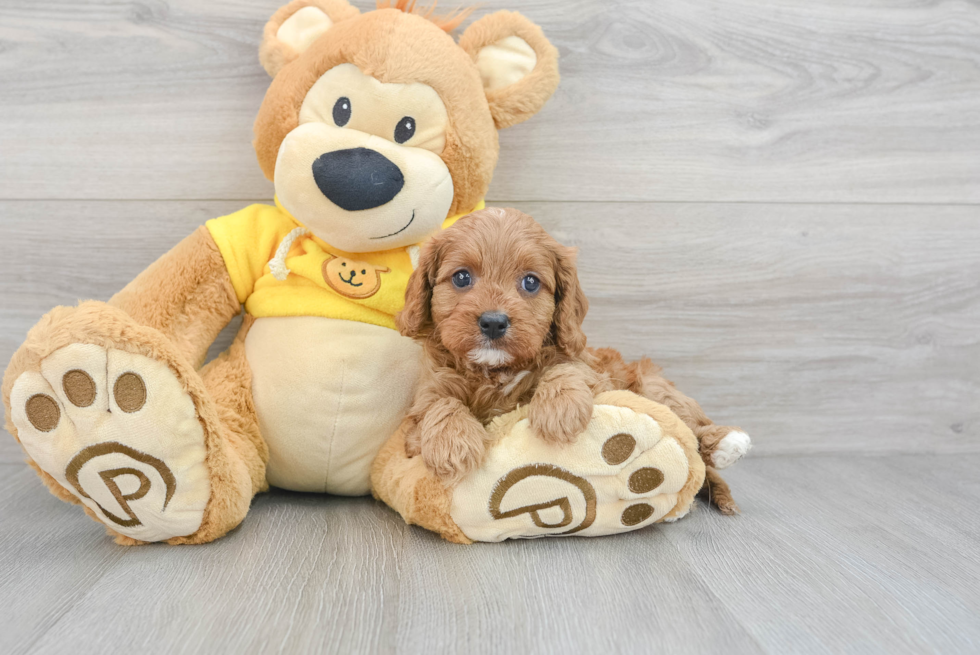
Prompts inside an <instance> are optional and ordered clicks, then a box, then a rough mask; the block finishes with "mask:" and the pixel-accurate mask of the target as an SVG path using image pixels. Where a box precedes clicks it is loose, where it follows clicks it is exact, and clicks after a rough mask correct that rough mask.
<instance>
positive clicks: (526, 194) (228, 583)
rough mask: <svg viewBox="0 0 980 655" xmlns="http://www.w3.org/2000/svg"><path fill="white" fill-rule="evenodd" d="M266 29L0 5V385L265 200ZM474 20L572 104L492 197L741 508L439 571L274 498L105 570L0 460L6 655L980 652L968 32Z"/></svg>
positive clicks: (786, 17) (428, 540)
mask: <svg viewBox="0 0 980 655" xmlns="http://www.w3.org/2000/svg"><path fill="white" fill-rule="evenodd" d="M283 2H285V0H227V1H222V2H200V0H169V1H168V0H140V1H135V0H70V1H69V0H46V1H45V2H34V1H28V0H0V266H2V271H3V275H2V276H0V362H5V361H6V360H7V359H9V357H10V355H11V354H12V353H13V352H14V350H15V349H16V348H17V346H18V345H19V344H20V343H21V342H22V341H23V338H24V335H25V333H26V331H27V330H28V329H29V328H30V326H31V325H33V324H34V323H35V322H36V321H37V320H38V319H39V318H40V316H41V315H42V314H43V313H44V312H46V311H47V310H48V309H50V308H51V307H53V306H55V305H58V304H70V303H74V302H76V301H77V300H78V299H83V298H96V299H106V298H108V297H109V296H110V295H111V294H112V293H113V292H114V291H116V290H118V289H119V288H121V287H122V286H123V285H124V284H125V283H126V282H127V281H129V280H130V279H132V278H133V277H134V276H135V275H136V274H137V273H138V272H139V271H140V270H142V269H143V268H144V267H145V266H146V265H148V264H149V263H150V262H152V261H153V260H154V259H155V258H156V257H158V256H159V255H160V254H161V253H163V252H164V251H165V250H167V249H168V248H170V247H171V246H172V245H174V244H175V243H177V242H178V241H179V240H180V239H181V238H182V237H183V236H185V235H187V234H188V233H190V231H191V230H193V229H194V227H195V226H197V225H200V224H201V223H202V222H204V221H205V220H207V219H209V218H212V217H215V216H218V215H222V214H225V213H229V212H232V211H234V210H236V209H239V208H241V207H242V206H244V205H245V204H248V203H250V202H255V201H262V202H268V201H269V200H270V198H271V195H272V186H271V184H270V183H268V182H267V181H266V180H265V179H264V178H263V177H262V175H261V173H260V171H259V168H258V166H257V164H256V161H255V156H254V153H253V152H252V149H251V145H250V143H251V124H252V120H253V119H254V116H255V113H256V111H257V109H258V106H259V103H260V102H261V99H262V96H263V94H264V92H265V89H266V87H267V86H268V78H267V77H266V76H265V73H264V72H263V71H262V69H261V68H260V66H259V65H258V63H257V56H256V52H257V46H258V40H259V37H260V35H261V30H262V25H263V24H264V21H265V20H266V19H267V18H268V17H269V15H271V14H272V12H273V11H274V10H275V9H276V7H277V6H278V5H279V4H280V3H283ZM355 4H357V5H358V6H360V7H361V8H362V9H364V8H367V7H368V6H369V4H373V3H370V2H367V1H364V0H360V1H358V2H355ZM443 4H448V5H452V4H454V3H451V2H450V3H443ZM497 8H511V9H513V8H517V9H520V10H521V11H522V12H523V13H525V14H526V15H527V16H529V17H530V18H531V19H532V20H534V21H536V22H538V23H540V24H541V25H542V26H543V27H544V29H545V32H546V33H547V34H548V36H549V37H550V38H551V39H552V41H553V42H554V43H555V44H556V46H557V47H558V48H559V51H560V53H561V57H562V59H561V66H562V75H563V79H562V84H561V86H560V88H559V90H558V92H557V94H556V95H555V97H554V98H553V99H552V100H551V101H550V102H549V104H548V105H547V106H546V108H545V109H544V111H542V112H541V114H540V115H539V116H537V117H535V118H534V119H533V120H531V121H529V122H528V123H525V124H523V125H520V126H517V127H514V128H512V129H509V130H507V131H505V132H504V133H502V135H501V149H502V152H501V159H500V164H499V166H498V171H497V174H496V178H495V180H494V183H493V186H492V187H491V191H490V198H489V200H490V202H491V203H493V204H498V205H513V206H516V207H518V208H520V209H523V210H525V211H527V212H529V213H531V214H532V215H534V216H535V217H536V218H538V219H539V220H540V221H541V222H542V223H543V224H544V225H545V227H546V228H548V229H549V231H551V232H552V233H553V234H554V235H555V236H556V237H558V238H559V239H560V240H562V241H563V242H565V243H568V244H570V245H576V246H579V247H580V248H581V254H580V266H581V271H580V272H581V277H582V279H583V285H584V287H585V289H586V291H587V293H588V294H589V296H590V299H591V303H592V310H591V313H590V315H589V318H588V319H587V322H586V328H587V332H588V334H589V337H590V343H592V344H595V345H609V346H615V347H618V348H620V349H621V350H623V351H624V352H625V353H626V354H627V355H629V356H633V357H637V356H641V355H647V356H651V357H653V358H654V359H655V360H656V361H657V362H658V363H660V364H662V365H663V366H664V367H665V368H666V369H667V373H668V375H669V377H671V378H673V379H674V380H676V381H677V383H678V386H680V387H681V388H683V389H684V390H685V391H687V392H688V393H690V394H691V395H692V396H694V397H695V398H698V399H699V400H700V401H701V402H702V404H703V405H704V407H705V408H706V409H707V410H708V412H709V414H711V415H712V416H713V417H714V418H715V419H717V420H718V421H720V422H724V423H728V424H738V425H741V426H742V427H743V428H745V429H746V430H747V431H748V432H749V433H751V434H752V435H753V438H754V441H755V444H756V447H755V449H754V450H753V451H752V454H751V455H750V456H749V458H748V459H747V460H746V461H743V462H741V463H739V464H738V465H737V466H736V467H735V468H734V469H732V470H731V472H730V474H728V476H727V477H728V478H729V480H730V482H731V484H732V487H733V489H734V492H735V495H736V497H737V499H738V500H739V501H740V503H741V505H742V508H743V514H742V515H741V516H739V517H737V518H726V517H722V516H720V515H719V514H717V513H715V512H713V511H711V510H709V509H707V508H706V507H704V506H701V507H699V508H698V509H697V510H696V511H695V512H694V513H693V514H692V515H691V516H690V517H688V518H685V519H684V520H682V521H680V522H678V523H677V524H673V525H670V526H658V527H654V528H652V529H647V530H643V531H641V532H638V533H634V534H631V535H627V536H622V537H611V538H602V539H595V540H587V539H567V540H537V541H528V542H513V543H506V544H498V545H477V546H472V547H460V546H453V545H450V544H446V543H443V542H441V541H439V540H437V539H436V538H434V537H433V536H432V535H429V534H427V533H424V532H422V531H420V530H418V529H414V528H408V527H406V526H404V525H403V524H402V523H401V521H400V520H399V519H398V518H397V516H395V515H394V514H393V513H392V512H390V511H389V510H387V509H386V508H385V507H384V506H382V505H379V504H377V503H375V502H374V501H372V500H370V499H345V498H329V497H320V496H304V495H300V494H289V493H285V492H273V493H271V494H267V495H264V496H261V497H259V498H257V499H256V500H255V502H254V505H253V508H252V511H251V513H250V515H249V516H248V518H247V519H246V521H245V523H244V524H243V525H242V526H241V527H240V528H239V529H238V530H237V531H235V532H234V533H233V534H232V535H230V536H229V537H227V538H225V539H223V540H221V541H219V542H217V543H214V544H211V545H208V546H204V547H181V548H167V547H159V546H152V547H145V548H138V549H125V548H120V547H117V546H114V545H113V544H112V543H111V541H109V540H108V539H107V538H106V537H105V536H104V533H103V531H102V530H101V528H100V527H99V526H98V525H97V524H95V523H94V522H92V521H90V520H89V519H88V518H86V517H85V516H84V515H82V514H81V512H79V511H78V509H77V508H74V507H70V506H67V505H64V504H62V503H60V502H59V501H57V500H56V499H55V498H54V497H53V496H51V495H49V494H48V493H47V492H46V491H44V489H43V487H42V486H41V484H40V482H39V481H38V480H37V478H36V477H35V476H34V474H33V473H32V472H31V471H30V470H29V469H28V467H27V466H25V465H24V464H23V463H22V458H23V456H22V454H21V451H20V449H19V447H18V446H17V444H16V443H15V442H14V440H13V439H11V438H9V437H7V438H5V439H0V653H3V654H6V653H26V652H39V653H46V652H63V651H69V652H78V653H88V652H133V653H135V652H165V653H185V652H187V653H194V652H208V653H211V652H229V653H231V652H234V653H241V652H263V653H264V652H288V653H294V652H339V653H351V652H402V653H414V652H433V653H438V652H447V653H448V652H466V653H469V652H494V653H523V652H529V653H531V652H533V653H539V652H540V653H550V652H555V653H558V652H561V653H578V652H610V653H612V652H624V653H634V652H635V653H643V652H660V651H664V652H698V653H711V652H732V653H742V652H746V653H755V652H767V653H778V654H782V653H801V652H805V653H809V652H835V653H837V652H854V653H871V652H880V653H906V652H907V653H922V652H937V653H977V652H980V546H978V544H980V474H978V473H977V470H978V468H980V4H978V3H977V2H975V1H971V0H942V1H940V0H936V1H931V0H930V1H918V0H900V1H895V0H860V2H834V1H832V0H772V1H767V2H758V1H757V0H658V1H656V2H652V1H650V0H519V1H518V0H486V1H483V2H481V3H480V9H479V11H478V12H477V14H478V15H481V14H483V13H486V12H489V11H491V10H494V9H497ZM230 334H232V332H231V331H230V330H229V331H227V332H226V334H225V335H224V336H223V337H222V340H221V341H220V342H219V343H218V344H216V346H215V347H214V348H213V349H212V352H219V351H220V350H221V348H222V344H227V343H228V337H229V335H230Z"/></svg>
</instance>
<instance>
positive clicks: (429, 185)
mask: <svg viewBox="0 0 980 655" xmlns="http://www.w3.org/2000/svg"><path fill="white" fill-rule="evenodd" d="M390 4H391V3H389V2H387V1H386V0H379V2H378V8H377V9H375V10H372V11H365V12H361V11H359V10H358V9H357V8H355V7H353V6H351V5H350V4H349V3H348V2H347V1H346V0H293V1H292V2H290V3H288V4H287V5H285V6H283V7H281V8H280V9H279V10H278V11H276V12H275V14H274V15H273V16H272V18H271V19H270V20H269V22H268V24H267V25H266V27H265V30H264V33H263V38H262V42H261V46H260V61H261V63H262V65H263V66H264V67H265V69H266V70H267V71H268V73H269V74H270V75H271V76H272V82H271V85H270V86H269V89H268V92H267V93H266V95H265V98H264V100H263V102H262V105H261V108H260V110H259V113H258V117H257V119H256V121H255V127H254V133H255V140H254V147H255V152H256V155H257V157H258V163H259V165H260V166H261V168H262V170H263V172H264V173H265V175H266V176H267V177H268V178H269V179H270V180H272V181H273V183H274V185H275V192H276V196H275V204H274V205H267V204H259V205H252V206H250V207H246V208H244V209H242V210H240V211H238V212H236V213H234V214H231V215H229V216H224V217H220V218H216V219H213V220H211V221H208V222H207V224H206V225H204V226H201V227H200V228H198V229H197V230H196V231H195V232H194V233H192V234H191V235H190V236H188V237H187V238H185V239H184V240H183V241H182V242H180V243H179V244H178V245H177V246H176V247H174V248H173V249H172V250H171V251H170V252H168V253H166V254H165V255H163V256H162V257H161V258H160V259H158V260H157V261H156V262H155V263H153V264H152V265H151V266H150V267H149V268H147V269H146V270H145V271H143V272H142V273H141V274H140V275H138V276H137V277H136V278H135V279H134V280H133V281H132V282H130V283H129V284H128V285H127V286H126V287H125V288H123V289H122V290H121V291H120V292H119V293H117V294H116V295H115V296H113V297H112V298H111V299H109V300H108V302H97V301H86V302H82V303H80V304H79V305H77V306H75V307H58V308H55V309H54V310H52V311H51V312H50V313H48V314H47V315H45V316H44V317H43V318H42V319H41V321H40V322H39V323H38V324H37V325H36V326H35V327H33V328H32V329H31V331H30V332H29V334H28V336H27V339H26V341H25V342H24V344H23V345H22V346H21V347H20V348H19V349H18V351H17V352H16V353H15V355H14V356H13V358H12V360H11V362H10V364H9V366H8V368H7V371H6V374H5V376H4V380H3V400H4V404H5V407H6V409H7V413H6V416H7V429H8V430H9V431H10V432H11V433H12V434H13V435H14V436H15V438H16V439H17V440H18V441H19V442H20V444H21V445H22V447H23V449H24V451H25V452H26V454H27V456H28V458H29V463H30V464H31V466H33V467H34V468H35V470H36V471H37V473H38V474H39V476H40V477H41V479H42V480H43V481H44V483H45V484H46V485H47V487H48V488H49V489H50V490H51V491H52V492H53V493H54V494H55V495H56V496H57V497H59V498H61V499H63V500H65V501H68V502H71V503H75V504H79V505H81V506H82V508H83V509H84V511H85V512H86V513H87V514H88V515H89V516H90V517H92V518H93V519H95V520H96V521H98V522H100V523H102V524H103V525H104V526H105V527H106V528H107V529H108V531H109V533H110V534H111V535H113V536H114V537H115V539H116V541H117V542H118V543H120V544H125V545H135V544H141V543H147V542H166V543H170V544H192V543H206V542H210V541H213V540H215V539H217V538H219V537H221V536H223V535H225V534H226V533H227V532H229V531H230V530H231V529H233V528H234V527H236V526H237V525H239V523H241V522H242V520H244V519H245V516H246V514H247V512H248V509H249V506H250V503H251V499H252V498H253V496H254V495H255V494H257V493H260V492H262V491H265V490H267V489H268V488H269V487H270V486H275V487H280V488H284V489H291V490H296V491H304V492H318V493H330V494H339V495H352V496H355V495H365V494H369V493H374V494H375V495H376V496H377V497H379V498H381V499H382V500H384V501H385V502H387V503H388V504H389V505H390V506H391V507H392V508H393V509H395V510H396V511H398V512H399V513H401V514H402V516H403V517H404V518H405V520H407V521H409V522H412V523H416V524H419V525H422V526H424V527H426V528H428V529H431V530H434V531H436V532H439V533H440V534H441V535H442V536H443V537H445V538H447V539H450V540H452V541H456V542H460V543H469V542H472V541H481V540H482V541H499V540H501V539H506V538H510V537H524V536H537V535H542V534H547V535H553V534H583V535H586V534H589V535H599V534H610V533H615V532H622V531H626V530H631V529H636V528H639V527H643V526H645V525H649V524H650V523H653V522H656V521H662V520H671V519H674V518H678V517H679V516H682V515H684V514H685V513H686V512H687V511H688V510H689V508H690V506H691V503H692V501H693V497H694V494H695V492H697V490H698V489H699V488H700V487H701V483H702V481H703V479H704V465H703V464H702V462H701V459H700V457H699V456H698V444H697V440H696V438H695V437H694V436H693V434H692V432H691V431H690V429H688V428H687V427H686V426H685V425H684V424H683V423H682V422H681V421H680V420H678V419H677V417H676V416H675V415H674V414H672V413H671V412H670V410H668V409H667V408H666V407H663V406H661V405H658V404H657V403H653V402H651V401H648V400H645V399H642V398H639V397H637V396H633V395H632V394H629V393H625V392H619V393H612V394H609V395H607V396H605V397H602V398H598V399H597V401H596V402H597V404H596V411H595V415H594V418H593V421H592V422H591V423H590V424H589V428H588V429H587V431H586V433H585V434H583V435H582V436H581V437H580V438H579V439H578V440H577V442H576V444H575V445H574V446H570V447H567V448H565V449H563V450H562V449H555V448H553V447H550V446H548V445H547V444H544V443H543V442H541V440H539V439H537V438H536V437H535V436H534V435H532V434H530V433H529V431H528V429H527V421H526V420H524V416H523V415H522V414H521V410H518V411H517V412H516V413H512V414H510V415H507V416H503V417H500V418H499V419H498V420H497V421H495V422H494V424H493V425H491V426H489V427H488V430H490V431H491V433H493V434H495V435H496V445H495V446H494V448H493V449H492V450H491V452H490V454H489V456H488V459H487V461H486V463H485V464H484V466H483V467H482V468H481V469H479V470H478V471H477V472H476V473H474V474H472V475H471V476H469V477H468V478H467V479H466V480H464V481H463V482H462V483H461V484H460V485H459V487H458V488H455V489H448V488H446V487H444V486H443V485H441V484H440V483H439V481H438V480H436V479H435V478H434V477H433V476H432V475H431V474H430V473H429V472H428V471H427V470H425V467H424V466H423V465H422V464H421V463H420V461H419V458H408V457H407V456H406V455H405V452H404V447H403V445H402V441H401V437H400V432H399V425H400V423H401V421H402V420H403V418H404V415H405V413H406V410H407V408H408V406H409V403H410V401H411V397H412V393H413V389H414V385H415V382H416V379H417V376H418V374H419V367H420V352H419V349H418V346H417V345H416V344H415V343H414V342H413V341H411V340H410V339H408V338H405V337H402V336H400V335H399V333H398V332H397V331H396V329H395V322H394V316H395V314H396V313H397V312H398V311H399V310H400V309H401V307H402V304H403V302H404V293H405V288H406V284H407V281H408V278H409V276H410V275H411V273H412V270H413V268H414V267H415V266H416V265H417V263H418V256H419V244H420V243H421V242H423V241H424V240H425V239H426V238H427V237H429V236H431V235H432V234H434V233H436V232H438V231H439V230H442V229H446V228H448V227H449V226H451V225H452V224H453V223H454V222H455V221H456V220H458V219H459V218H460V217H462V216H464V215H465V214H467V213H469V212H471V211H473V210H475V209H479V208H482V207H483V204H484V203H483V198H484V196H485V194H486V192H487V188H488V186H489V184H490V179H491V176H492V173H493V170H494V168H495V166H496V162H497V157H498V130H500V129H504V128H507V127H509V126H512V125H514V124H516V123H519V122H521V121H524V120H526V119H528V118H530V117H531V116H533V115H534V114H535V113H537V112H538V111H539V110H540V109H541V107H542V106H543V105H544V104H545V102H546V101H547V100H548V98H549V97H550V96H551V95H552V93H553V92H554V90H555V88H556V86H557V84H558V53H557V51H556V49H555V48H554V47H553V46H552V45H551V44H550V43H549V42H548V40H547V39H546V38H545V36H544V34H543V33H542V31H541V29H540V28H538V27H537V26H536V25H534V24H533V23H531V22H530V21H529V20H528V19H526V18H525V17H523V16H522V15H520V14H518V13H513V12H506V11H502V12H498V13H494V14H491V15H487V16H484V17H482V18H480V19H479V20H476V21H474V22H473V23H472V24H471V25H470V26H469V27H468V28H467V29H466V30H465V31H464V32H463V33H462V34H461V36H460V38H459V41H458V43H457V41H455V40H454V38H453V37H452V36H451V35H450V33H449V32H451V31H452V30H453V29H454V28H455V27H457V26H459V24H460V23H461V22H462V20H463V18H464V16H465V12H464V13H462V14H460V13H457V14H455V15H452V14H451V15H448V16H435V15H433V14H432V13H431V12H424V11H420V10H418V9H416V8H415V6H414V2H411V3H409V2H406V1H405V0H399V1H398V2H397V3H396V4H395V5H394V6H389V5H390ZM242 307H244V319H243V321H242V326H241V329H240V330H239V332H238V334H237V336H236V338H235V340H234V342H233V344H232V345H231V346H230V347H229V348H228V350H227V351H225V352H224V353H222V354H221V355H220V356H218V357H217V358H216V359H214V360H213V361H211V362H209V363H207V364H206V365H203V364H204V360H205V355H206V353H207V350H208V347H209V346H210V345H211V344H212V342H213V341H214V340H215V338H216V336H217V335H218V333H219V332H220V331H221V330H222V329H223V328H224V327H225V326H226V325H227V324H228V323H229V322H230V321H231V319H232V318H234V317H235V316H237V315H239V314H240V313H241V311H242ZM202 365H203V366H202ZM641 467H646V468H649V467H656V468H658V469H659V470H661V471H662V472H663V474H664V475H663V476H662V479H663V482H662V483H661V484H660V486H659V487H658V488H657V489H653V490H644V491H643V492H642V493H635V491H631V490H630V489H629V484H628V480H629V477H630V473H631V471H634V470H636V469H638V468H641Z"/></svg>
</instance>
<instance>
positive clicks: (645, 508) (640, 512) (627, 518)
mask: <svg viewBox="0 0 980 655" xmlns="http://www.w3.org/2000/svg"><path fill="white" fill-rule="evenodd" d="M651 516H653V507H652V506H651V505H647V504H646V503H637V504H636V505H630V506H629V507H627V508H626V509H624V510H623V516H622V518H621V520H622V522H623V525H625V526H627V527H629V526H634V525H639V524H640V523H643V522H644V521H646V520H647V519H648V518H650V517H651Z"/></svg>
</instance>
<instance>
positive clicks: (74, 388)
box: [61, 368, 96, 407]
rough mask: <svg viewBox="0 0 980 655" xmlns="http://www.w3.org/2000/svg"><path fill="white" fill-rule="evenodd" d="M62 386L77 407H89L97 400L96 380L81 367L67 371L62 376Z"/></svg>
mask: <svg viewBox="0 0 980 655" xmlns="http://www.w3.org/2000/svg"><path fill="white" fill-rule="evenodd" d="M61 387H62V389H64V390H65V396H66V397H67V398H68V400H70V401H71V404H72V405H74V406H75V407H89V406H90V405H91V404H92V403H94V402H95V394H96V391H95V380H93V379H92V376H91V375H89V374H88V373H86V372H85V371H83V370H81V369H77V368H76V369H74V370H71V371H68V372H67V373H65V375H64V377H62V378H61Z"/></svg>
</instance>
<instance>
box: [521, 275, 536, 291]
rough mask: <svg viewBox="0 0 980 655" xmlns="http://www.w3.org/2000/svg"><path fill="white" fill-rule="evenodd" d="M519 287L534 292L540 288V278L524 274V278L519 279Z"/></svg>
mask: <svg viewBox="0 0 980 655" xmlns="http://www.w3.org/2000/svg"><path fill="white" fill-rule="evenodd" d="M521 288H522V289H524V290H525V291H527V292H528V293H536V292H537V290H538V289H540V288H541V280H539V279H538V278H536V277H534V276H533V275H525V276H524V279H523V280H521Z"/></svg>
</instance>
